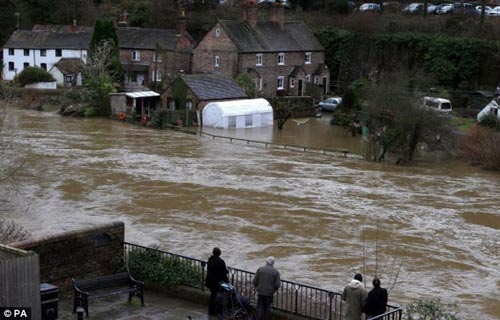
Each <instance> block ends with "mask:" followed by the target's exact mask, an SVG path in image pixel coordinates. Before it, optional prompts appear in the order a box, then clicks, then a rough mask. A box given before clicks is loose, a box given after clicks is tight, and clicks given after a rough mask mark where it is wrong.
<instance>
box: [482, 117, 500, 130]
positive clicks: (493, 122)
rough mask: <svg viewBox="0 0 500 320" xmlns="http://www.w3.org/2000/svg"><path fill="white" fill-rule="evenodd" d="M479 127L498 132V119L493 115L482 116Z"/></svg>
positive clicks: (499, 122) (499, 127)
mask: <svg viewBox="0 0 500 320" xmlns="http://www.w3.org/2000/svg"><path fill="white" fill-rule="evenodd" d="M479 125H481V126H483V127H486V128H491V129H496V130H498V131H500V119H498V117H497V116H496V115H494V114H493V113H490V114H487V115H485V116H482V117H481V119H479Z"/></svg>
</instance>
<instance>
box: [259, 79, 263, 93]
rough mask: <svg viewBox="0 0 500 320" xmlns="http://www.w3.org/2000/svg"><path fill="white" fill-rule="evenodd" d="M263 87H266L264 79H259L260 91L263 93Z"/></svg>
mask: <svg viewBox="0 0 500 320" xmlns="http://www.w3.org/2000/svg"><path fill="white" fill-rule="evenodd" d="M263 87H264V79H262V78H259V91H262V88H263Z"/></svg>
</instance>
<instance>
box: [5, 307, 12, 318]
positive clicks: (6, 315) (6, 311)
mask: <svg viewBox="0 0 500 320" xmlns="http://www.w3.org/2000/svg"><path fill="white" fill-rule="evenodd" d="M3 316H4V317H5V318H10V317H11V316H12V311H10V310H9V309H7V310H5V311H4V312H3Z"/></svg>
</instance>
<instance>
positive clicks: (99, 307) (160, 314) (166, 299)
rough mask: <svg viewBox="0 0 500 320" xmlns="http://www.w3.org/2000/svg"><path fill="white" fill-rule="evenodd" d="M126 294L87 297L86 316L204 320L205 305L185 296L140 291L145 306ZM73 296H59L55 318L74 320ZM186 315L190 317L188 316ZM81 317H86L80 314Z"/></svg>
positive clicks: (97, 318)
mask: <svg viewBox="0 0 500 320" xmlns="http://www.w3.org/2000/svg"><path fill="white" fill-rule="evenodd" d="M127 300H128V295H127V294H123V295H115V296H111V297H106V298H102V299H98V300H90V301H89V318H88V319H89V320H90V319H91V320H110V319H113V320H160V319H161V320H164V319H169V320H187V319H192V320H207V319H208V316H207V314H206V307H205V306H204V305H202V304H195V303H192V302H189V301H186V300H181V299H176V298H172V297H170V296H167V295H165V294H162V293H160V292H157V291H148V290H146V291H145V293H144V302H145V306H144V307H141V302H140V301H139V299H138V298H137V297H134V298H133V299H132V302H130V303H129V302H128V301H127ZM72 308H73V296H72V295H68V296H63V297H61V300H60V301H59V319H60V320H70V319H71V320H74V319H77V315H76V314H74V313H73V312H72ZM189 317H190V318H189ZM84 319H87V318H85V317H84Z"/></svg>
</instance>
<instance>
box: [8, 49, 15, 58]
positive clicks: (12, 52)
mask: <svg viewBox="0 0 500 320" xmlns="http://www.w3.org/2000/svg"><path fill="white" fill-rule="evenodd" d="M14 53H15V50H14V49H13V48H9V56H13V55H14Z"/></svg>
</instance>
